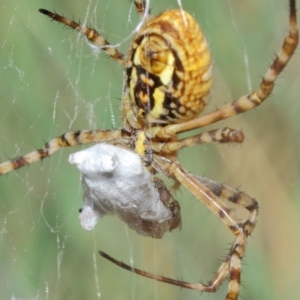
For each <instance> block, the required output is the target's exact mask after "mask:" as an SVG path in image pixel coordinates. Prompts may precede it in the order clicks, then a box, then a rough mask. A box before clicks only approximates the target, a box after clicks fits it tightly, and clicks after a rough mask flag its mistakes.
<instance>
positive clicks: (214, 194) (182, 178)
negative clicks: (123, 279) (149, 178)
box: [153, 156, 258, 300]
mask: <svg viewBox="0 0 300 300" xmlns="http://www.w3.org/2000/svg"><path fill="white" fill-rule="evenodd" d="M153 165H154V167H155V168H157V169H158V170H159V171H161V172H162V173H164V174H165V175H167V176H169V177H172V178H174V179H175V180H177V181H178V182H179V183H181V184H182V185H184V186H185V187H186V188H187V189H188V190H189V191H190V192H191V193H192V194H194V195H195V196H196V197H197V198H198V199H199V200H201V201H202V202H203V203H204V204H205V205H206V206H207V207H208V209H210V210H211V211H212V212H213V213H214V214H215V215H217V216H218V217H220V218H221V220H222V221H223V223H224V224H225V225H226V226H227V227H228V228H229V229H230V230H231V232H232V233H233V234H234V235H235V236H236V241H235V243H234V244H233V245H232V247H231V249H230V251H229V254H228V256H227V258H226V259H225V261H224V262H223V263H222V265H221V266H220V268H219V270H218V271H217V273H216V275H215V276H214V278H212V280H211V281H210V282H209V283H208V284H207V285H202V284H186V283H184V284H181V282H179V281H176V280H175V281H168V283H171V284H175V285H180V286H183V287H187V288H191V289H195V290H201V291H206V292H215V291H216V290H217V289H218V288H219V286H220V285H221V283H222V282H223V281H224V279H225V278H226V277H227V276H228V275H229V277H230V282H229V287H228V293H227V296H226V300H235V299H237V298H238V295H239V289H240V273H241V260H242V258H243V256H244V253H245V248H246V241H247V237H248V235H249V234H251V232H252V231H253V229H254V228H255V225H256V222H257V218H258V203H257V202H256V200H255V199H253V198H251V197H249V196H248V195H246V194H245V193H243V192H241V191H238V190H235V189H232V188H230V187H227V186H225V185H222V184H219V183H216V182H214V181H211V180H209V179H206V178H203V177H200V176H194V175H192V174H190V173H189V172H187V171H186V170H185V169H184V168H183V167H182V166H181V165H180V164H179V163H178V162H177V161H175V162H172V161H170V160H167V159H165V158H163V157H161V156H155V158H154V164H153ZM220 198H223V199H226V200H228V201H230V202H232V203H235V204H237V205H240V206H242V207H244V208H245V209H247V210H248V211H249V212H250V215H249V217H248V218H247V220H246V221H245V222H242V223H241V222H239V221H238V219H237V217H236V216H235V215H234V214H233V213H232V211H231V210H230V209H229V208H228V207H227V206H226V205H225V204H224V203H223V201H221V199H220ZM161 281H165V280H161ZM165 282H166V281H165Z"/></svg>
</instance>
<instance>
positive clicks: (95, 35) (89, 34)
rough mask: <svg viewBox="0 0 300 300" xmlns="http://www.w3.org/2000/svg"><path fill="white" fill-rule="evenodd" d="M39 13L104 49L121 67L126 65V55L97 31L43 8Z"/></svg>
mask: <svg viewBox="0 0 300 300" xmlns="http://www.w3.org/2000/svg"><path fill="white" fill-rule="evenodd" d="M39 12H41V13H42V14H44V15H46V16H48V17H50V18H51V19H52V20H55V21H57V22H59V23H62V24H65V25H66V26H69V27H71V28H73V29H75V30H77V31H78V32H80V33H81V34H83V35H85V36H86V38H87V39H88V40H89V41H90V42H91V43H93V44H94V45H95V46H97V47H99V48H102V49H103V50H104V51H105V52H106V53H107V54H108V55H109V56H110V57H112V58H113V59H114V60H115V61H116V62H118V63H119V64H121V65H124V64H125V59H124V55H123V54H122V53H120V52H119V51H118V50H117V49H116V48H114V47H112V46H111V45H110V44H109V42H108V41H107V40H106V39H104V37H103V36H102V35H101V34H100V33H99V32H98V31H96V30H95V29H93V28H89V27H84V26H82V25H80V24H79V23H77V22H75V21H72V20H70V19H67V18H65V17H63V16H61V15H59V14H56V13H53V12H51V11H49V10H46V9H43V8H41V9H39Z"/></svg>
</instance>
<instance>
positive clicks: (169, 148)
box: [151, 127, 244, 153]
mask: <svg viewBox="0 0 300 300" xmlns="http://www.w3.org/2000/svg"><path fill="white" fill-rule="evenodd" d="M243 141H244V134H243V133H242V132H241V131H237V130H234V129H231V128H228V127H224V128H220V129H216V130H211V131H208V132H204V133H200V134H197V135H194V136H191V137H188V138H185V139H181V140H178V141H172V142H167V143H166V142H152V144H151V148H152V149H153V150H154V151H156V152H158V153H162V152H163V153H173V152H175V151H177V150H179V149H181V148H184V147H190V146H194V145H197V144H208V143H212V142H219V143H242V142H243Z"/></svg>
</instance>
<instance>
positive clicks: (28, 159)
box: [0, 130, 127, 175]
mask: <svg viewBox="0 0 300 300" xmlns="http://www.w3.org/2000/svg"><path fill="white" fill-rule="evenodd" d="M99 142H106V143H110V144H118V145H122V144H124V145H125V144H127V137H126V133H125V132H123V131H121V130H106V131H103V130H79V131H75V132H68V133H65V134H63V135H61V136H59V137H57V138H54V139H52V140H50V141H49V142H47V143H46V144H45V145H44V146H43V148H42V149H39V150H35V151H32V152H30V153H28V154H25V155H24V156H20V157H17V158H14V159H12V160H9V161H6V162H3V163H2V164H0V175H2V174H5V173H8V172H10V171H13V170H15V169H18V168H21V167H23V166H25V165H29V164H32V163H34V162H36V161H40V160H42V159H44V158H45V157H48V156H50V155H52V154H53V153H54V152H56V151H57V150H59V149H61V148H64V147H73V146H77V145H82V144H91V143H99Z"/></svg>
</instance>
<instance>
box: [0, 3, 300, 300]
mask: <svg viewBox="0 0 300 300" xmlns="http://www.w3.org/2000/svg"><path fill="white" fill-rule="evenodd" d="M158 2H160V3H158ZM162 2H163V4H161V3H162ZM150 6H151V7H152V8H153V10H152V11H153V13H154V14H157V13H159V12H161V11H163V10H166V9H169V8H176V7H178V3H177V2H176V0H168V1H154V0H153V1H152V2H151V4H150ZM298 6H300V4H299V3H298ZM183 7H184V8H185V9H186V10H187V11H190V12H192V13H193V14H194V16H195V17H196V19H197V20H199V22H200V23H201V26H202V27H203V30H204V31H205V32H206V35H207V39H208V41H209V44H210V47H211V51H212V54H213V58H214V66H215V69H214V70H215V83H214V88H213V92H212V98H211V102H210V104H209V105H208V107H207V109H206V111H209V110H212V109H214V108H215V107H216V106H221V105H222V104H224V103H227V102H230V101H232V100H233V99H234V98H237V97H238V96H240V95H242V94H244V93H247V92H249V91H251V90H253V89H255V88H256V87H257V86H258V84H259V82H260V80H261V78H262V76H263V74H264V72H265V71H266V69H267V67H268V66H269V64H270V63H271V62H272V59H273V58H274V52H278V50H279V48H280V46H281V45H282V41H283V38H284V34H286V32H287V30H288V1H282V0H266V1H260V0H244V1H238V0H226V1H221V0H198V1H196V0H194V1H192V0H185V1H183ZM39 8H46V9H49V10H55V11H57V12H58V13H63V14H64V16H66V17H70V18H73V17H74V19H75V20H79V19H80V20H81V22H84V23H87V24H88V25H89V26H92V27H96V28H97V29H99V31H100V32H101V33H102V34H103V35H104V36H105V37H107V38H108V39H109V41H111V43H121V50H122V51H123V52H124V53H126V49H128V41H130V38H129V39H127V42H125V43H124V39H125V38H126V37H128V36H129V35H130V33H131V32H132V30H133V29H134V28H135V26H136V24H137V21H138V17H137V15H136V13H135V11H134V8H133V7H132V5H131V2H130V1H129V0H90V1H76V2H75V1H58V0H56V1H55V0H40V1H38V0H31V1H15V0H12V1H2V2H1V3H0V9H1V12H0V14H1V18H0V24H1V26H0V36H1V39H0V53H1V54H0V72H1V73H0V99H1V100H0V128H1V134H0V160H1V161H5V160H7V159H8V158H12V157H15V156H19V155H22V154H25V153H27V152H30V151H32V150H33V149H37V148H39V147H41V146H42V144H43V143H44V142H45V141H47V140H49V139H50V138H53V137H56V136H58V135H60V134H62V133H64V132H66V131H71V130H72V131H73V130H78V129H93V128H105V129H109V128H114V127H119V126H120V125H121V124H120V117H119V115H120V113H119V105H120V97H121V90H122V68H121V67H120V66H118V65H117V64H116V63H114V62H113V60H112V59H108V58H107V56H106V55H105V54H103V53H98V52H97V51H96V50H95V49H93V48H92V47H90V46H89V45H87V43H86V41H85V39H84V38H82V37H80V36H78V34H77V33H75V32H72V31H71V30H68V29H64V28H63V26H61V25H59V24H57V23H54V22H50V19H48V18H47V17H45V16H43V15H41V14H40V13H39V12H38V9H39ZM299 70H300V59H299V50H298V51H297V54H296V55H295V57H293V59H292V61H291V63H290V65H289V66H288V67H287V68H286V69H285V71H284V72H283V74H282V75H281V76H280V79H279V80H278V82H277V85H276V88H275V91H274V92H273V95H272V97H271V98H270V99H268V100H267V102H266V103H264V104H263V105H262V106H261V107H259V108H258V109H256V110H254V111H251V112H248V113H247V114H243V115H241V116H238V117H235V118H233V119H231V120H226V121H223V122H220V123H219V124H215V125H214V126H212V127H211V128H218V127H220V126H230V127H233V128H236V129H242V130H243V132H244V133H245V135H246V140H245V142H244V144H243V145H216V144H211V145H206V146H201V147H200V146H198V147H194V148H192V149H186V150H184V151H181V153H180V157H179V159H180V161H181V162H182V164H183V165H184V166H185V168H187V169H188V170H190V171H191V172H194V173H197V174H200V175H203V174H205V176H207V177H209V178H211V179H213V180H216V181H219V182H224V183H226V184H228V185H230V186H233V187H240V188H241V189H242V190H243V191H246V192H247V193H248V194H249V195H251V196H253V197H255V198H256V199H257V200H258V201H259V203H260V207H261V212H260V218H259V222H258V225H257V228H256V230H255V231H254V233H253V236H252V237H251V238H250V239H249V243H248V248H247V253H246V257H245V259H244V262H243V270H242V283H243V287H242V291H241V296H242V297H241V298H242V299H246V300H251V299H264V300H269V299H272V300H277V299H282V298H284V299H296V298H297V297H299V294H300V286H299V282H300V268H299V266H300V256H299V251H300V195H299V192H300V191H299V175H300V174H299V153H300V152H299V150H300V144H299V137H300V126H299V125H300V123H299V115H300V101H299V100H300V99H299V96H300V76H299V74H300V71H299ZM78 149H79V148H77V149H71V150H70V149H68V150H63V151H60V152H59V153H57V154H55V155H54V156H53V157H51V158H49V159H47V160H45V161H44V162H42V163H36V164H34V165H32V166H30V167H27V168H24V169H20V170H19V171H17V172H13V173H10V174H8V175H5V176H2V177H1V179H0V291H1V298H2V299H110V300H111V299H114V300H116V299H199V298H200V294H199V292H196V291H189V290H183V289H180V288H178V287H174V286H169V285H166V284H162V283H156V282H154V281H151V280H148V279H145V278H141V277H139V276H136V275H135V274H131V273H129V272H126V271H124V270H122V269H119V268H117V267H116V266H114V265H112V264H110V263H108V262H107V261H105V260H104V259H103V258H101V257H100V256H99V255H98V254H97V251H98V250H99V249H101V250H103V251H105V252H107V253H109V254H111V255H112V256H114V257H115V258H117V259H121V260H123V261H125V262H128V263H131V264H134V265H135V266H137V267H139V268H142V269H144V270H148V271H151V272H154V273H158V274H163V275H165V276H169V277H174V278H183V279H184V280H186V281H191V282H198V281H200V280H202V281H204V282H206V281H207V280H209V279H210V278H211V277H212V275H213V274H214V272H215V271H216V270H217V268H218V267H219V264H220V262H221V260H222V258H223V257H224V256H225V255H226V253H227V249H228V248H229V247H230V243H231V242H233V240H234V239H233V236H232V235H231V234H230V233H229V232H228V230H227V228H225V226H224V225H223V224H222V223H221V222H220V220H218V219H217V218H216V217H215V216H214V215H212V214H211V213H210V212H209V211H208V210H207V209H206V208H205V207H204V206H203V205H202V204H201V203H200V202H199V201H198V200H197V199H195V198H194V197H193V196H191V195H190V194H189V193H186V192H185V191H184V189H181V191H180V192H179V193H178V194H177V195H176V198H177V199H178V200H179V201H180V203H181V207H182V215H183V228H182V230H181V231H173V232H172V233H171V234H170V233H167V234H166V235H165V237H164V238H163V239H162V240H154V239H151V238H143V237H139V236H137V235H136V233H135V232H133V231H131V230H129V229H127V228H126V226H125V225H124V224H123V223H121V222H120V221H119V220H118V219H117V218H113V217H106V218H104V219H103V220H101V221H100V222H99V224H98V225H97V226H96V229H95V230H94V231H93V232H85V231H84V230H83V229H82V228H81V227H80V224H79V220H78V209H79V208H80V207H81V199H82V188H81V184H80V181H79V174H78V172H77V170H76V169H75V167H74V166H71V165H69V163H68V162H67V158H68V155H69V154H70V153H71V152H74V151H76V150H78ZM238 212H239V211H238ZM242 216H243V213H242ZM226 290H227V282H226V283H225V284H223V286H222V287H221V289H220V290H219V291H218V292H217V293H216V294H209V295H207V294H202V295H201V299H211V300H213V299H223V298H224V297H225V295H226Z"/></svg>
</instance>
